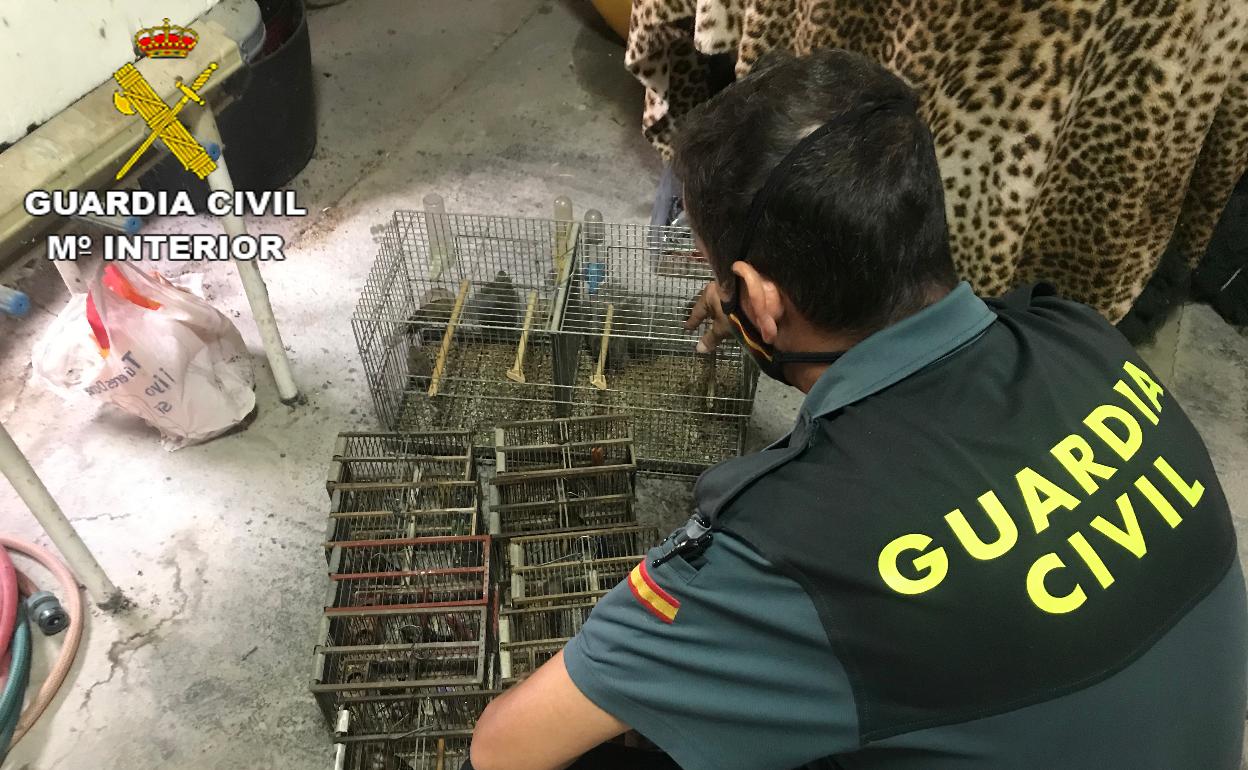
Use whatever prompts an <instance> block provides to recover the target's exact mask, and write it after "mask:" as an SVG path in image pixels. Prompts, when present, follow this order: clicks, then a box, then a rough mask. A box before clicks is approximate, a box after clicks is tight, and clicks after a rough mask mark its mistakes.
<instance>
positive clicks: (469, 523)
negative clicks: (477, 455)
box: [326, 480, 481, 548]
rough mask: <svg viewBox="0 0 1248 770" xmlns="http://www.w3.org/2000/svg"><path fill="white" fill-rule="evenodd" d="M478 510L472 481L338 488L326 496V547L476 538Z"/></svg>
mask: <svg viewBox="0 0 1248 770" xmlns="http://www.w3.org/2000/svg"><path fill="white" fill-rule="evenodd" d="M480 510H481V506H480V493H479V490H478V486H477V482H476V481H475V480H473V481H432V482H415V483H404V484H386V485H376V486H369V487H367V488H364V489H357V488H338V489H335V490H334V491H333V492H332V493H331V494H330V513H329V527H328V530H327V532H326V541H327V542H326V548H333V547H334V546H335V545H340V544H342V543H344V542H347V541H353V540H388V539H408V538H417V537H453V536H460V535H475V534H477V522H478V518H479V516H480Z"/></svg>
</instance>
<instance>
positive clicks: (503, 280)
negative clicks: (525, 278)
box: [464, 270, 520, 328]
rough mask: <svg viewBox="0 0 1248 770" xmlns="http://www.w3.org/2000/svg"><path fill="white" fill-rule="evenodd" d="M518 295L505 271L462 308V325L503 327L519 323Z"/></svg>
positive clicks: (478, 291)
mask: <svg viewBox="0 0 1248 770" xmlns="http://www.w3.org/2000/svg"><path fill="white" fill-rule="evenodd" d="M519 313H520V295H519V294H518V293H517V292H516V286H515V284H513V283H512V282H511V276H509V275H507V272H506V271H505V270H499V271H498V273H497V274H496V275H495V276H494V280H492V281H490V282H489V283H487V284H486V285H484V286H482V287H481V288H480V289H478V290H477V291H476V292H475V293H474V294H473V295H472V297H470V298H469V299H468V304H467V305H465V307H464V323H465V324H467V325H469V326H505V327H508V328H515V327H517V326H518V323H519Z"/></svg>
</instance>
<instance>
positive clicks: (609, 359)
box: [560, 223, 758, 475]
mask: <svg viewBox="0 0 1248 770" xmlns="http://www.w3.org/2000/svg"><path fill="white" fill-rule="evenodd" d="M694 254H695V251H694V245H693V237H692V233H691V232H690V231H689V230H688V229H686V228H673V227H651V226H644V225H626V224H602V223H595V224H590V223H586V224H585V226H584V227H582V228H581V230H580V232H579V240H578V247H577V262H576V267H575V269H574V270H573V274H572V279H571V285H570V286H569V289H568V299H567V303H566V309H565V311H564V313H563V314H562V319H561V324H560V331H561V332H563V333H564V334H569V335H572V336H574V337H575V338H577V339H578V340H579V347H580V348H581V349H582V350H583V351H584V354H583V355H581V356H580V357H579V358H578V359H577V371H576V376H575V378H574V391H573V395H572V400H573V402H574V404H575V406H574V408H573V414H600V413H624V414H629V415H631V416H632V417H633V436H634V441H635V443H636V447H637V458H638V462H639V464H640V465H641V467H642V468H644V469H646V470H649V471H653V472H661V473H671V474H678V475H696V474H698V473H700V472H701V471H702V470H703V469H705V468H706V467H708V466H710V465H714V464H715V463H718V462H721V461H723V460H727V459H729V458H731V457H734V456H736V455H738V454H740V453H741V451H742V450H743V449H744V447H745V437H746V431H747V430H748V428H749V421H750V415H751V413H752V411H753V405H754V392H755V387H756V385H757V382H758V368H757V367H756V366H754V364H753V361H751V360H750V359H749V358H748V356H745V355H743V353H742V350H741V347H740V345H739V344H738V343H737V342H736V341H735V340H728V341H724V342H722V343H721V344H720V346H719V347H718V348H717V349H716V350H715V351H713V352H711V353H708V354H699V353H698V352H697V351H696V346H697V340H698V337H699V335H700V334H701V330H693V331H687V330H685V328H684V322H685V320H686V319H687V318H688V317H689V312H690V310H691V308H692V305H693V298H694V297H696V296H697V295H698V293H699V292H701V291H702V290H703V288H705V286H706V284H707V282H709V281H710V280H712V277H713V276H712V274H711V270H710V267H709V265H707V263H706V262H705V261H702V260H700V259H697V258H695V256H693V255H694Z"/></svg>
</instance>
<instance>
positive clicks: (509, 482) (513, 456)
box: [490, 415, 637, 537]
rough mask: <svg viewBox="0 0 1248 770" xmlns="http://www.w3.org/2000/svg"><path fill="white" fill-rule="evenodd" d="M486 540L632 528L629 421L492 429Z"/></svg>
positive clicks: (616, 418) (605, 418)
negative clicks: (607, 528) (596, 529)
mask: <svg viewBox="0 0 1248 770" xmlns="http://www.w3.org/2000/svg"><path fill="white" fill-rule="evenodd" d="M494 458H495V463H494V467H495V475H494V478H493V480H492V482H491V487H490V489H491V497H490V534H491V535H494V536H496V537H509V536H512V535H519V534H526V533H528V534H531V533H536V532H543V531H554V530H560V529H573V528H580V527H607V526H616V525H623V524H632V523H636V521H637V517H636V514H635V512H634V510H633V496H634V484H635V480H636V479H635V477H636V470H637V462H636V459H635V457H634V454H633V438H632V421H631V419H630V418H628V417H626V416H622V415H600V416H595V417H584V418H559V419H554V420H533V421H525V422H509V423H504V424H502V425H499V426H498V427H497V428H496V429H495V441H494Z"/></svg>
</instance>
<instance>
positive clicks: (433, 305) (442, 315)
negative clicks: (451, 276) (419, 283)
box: [407, 286, 455, 334]
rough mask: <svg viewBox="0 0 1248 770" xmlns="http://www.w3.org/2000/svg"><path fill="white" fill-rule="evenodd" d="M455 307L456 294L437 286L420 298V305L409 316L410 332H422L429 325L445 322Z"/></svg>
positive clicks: (408, 325)
mask: <svg viewBox="0 0 1248 770" xmlns="http://www.w3.org/2000/svg"><path fill="white" fill-rule="evenodd" d="M454 309H455V295H454V294H452V293H451V292H449V291H447V290H446V289H444V288H442V287H441V286H435V287H433V288H432V289H430V290H429V291H428V292H426V293H425V296H423V297H421V299H420V307H418V308H417V309H416V312H415V313H412V314H411V315H410V316H408V318H407V327H408V333H409V334H420V332H421V330H422V329H425V328H427V327H429V326H438V325H441V324H445V323H446V322H447V321H448V320H450V317H451V311H452V310H454Z"/></svg>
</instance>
